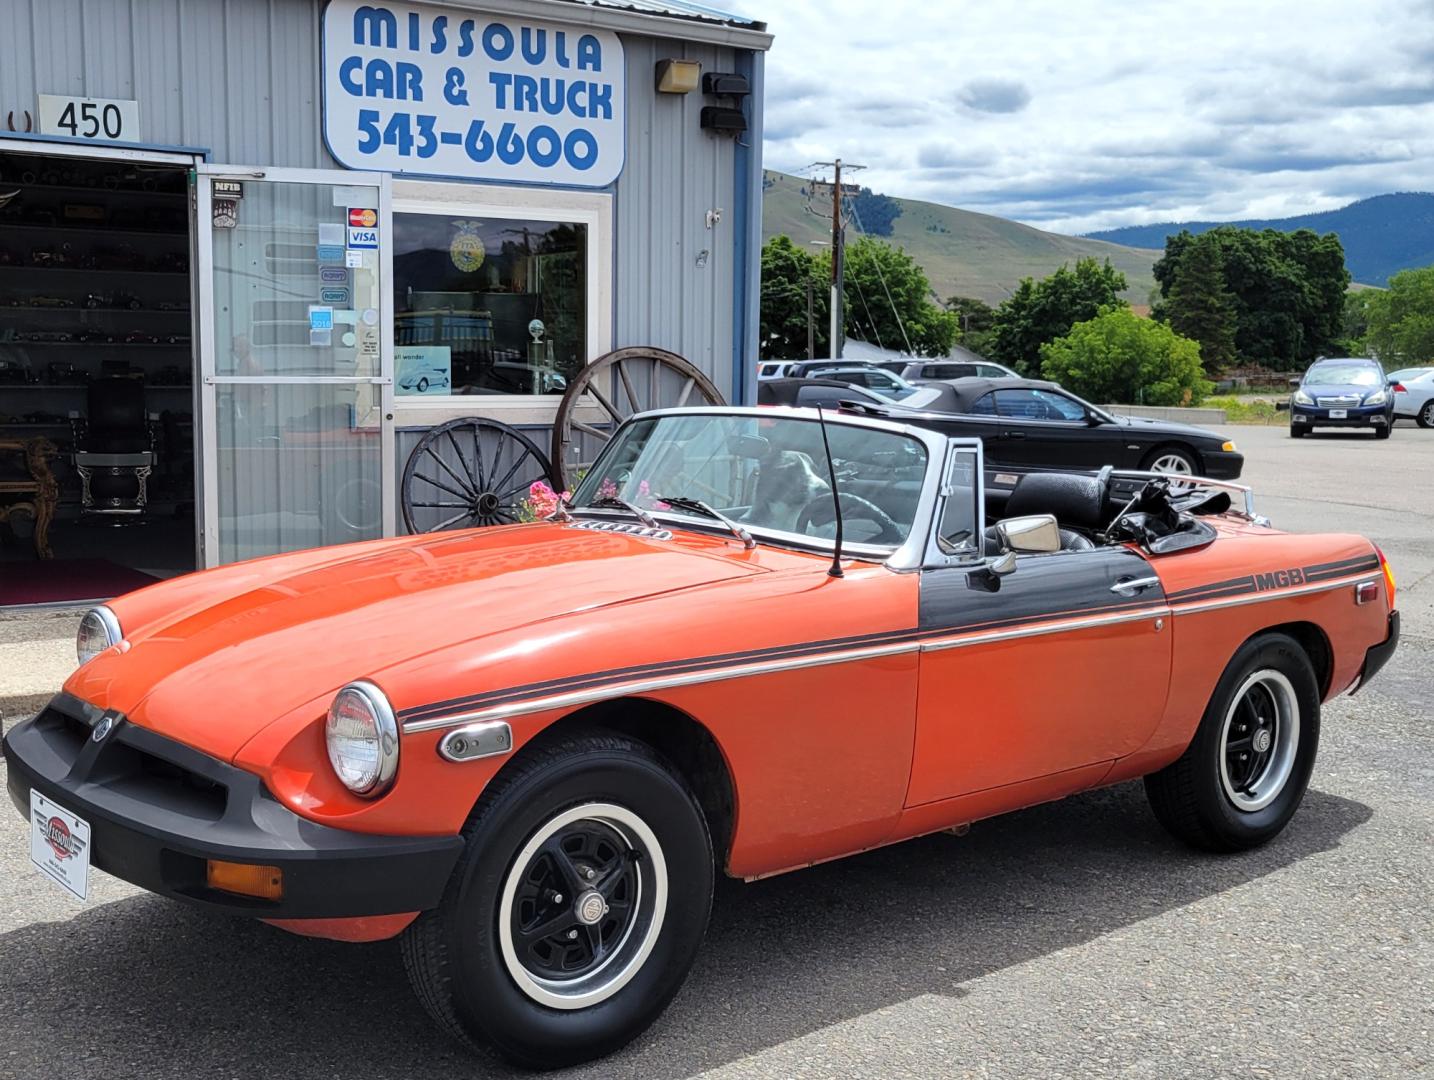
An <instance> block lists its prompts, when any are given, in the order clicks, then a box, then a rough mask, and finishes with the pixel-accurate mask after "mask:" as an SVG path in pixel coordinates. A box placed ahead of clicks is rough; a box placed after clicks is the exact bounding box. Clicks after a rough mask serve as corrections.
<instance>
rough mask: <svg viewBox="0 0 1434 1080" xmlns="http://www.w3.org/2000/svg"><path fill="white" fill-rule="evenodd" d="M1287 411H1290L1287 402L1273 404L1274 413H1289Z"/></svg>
mask: <svg viewBox="0 0 1434 1080" xmlns="http://www.w3.org/2000/svg"><path fill="white" fill-rule="evenodd" d="M1289 411H1290V403H1289V402H1288V401H1277V402H1275V412H1289Z"/></svg>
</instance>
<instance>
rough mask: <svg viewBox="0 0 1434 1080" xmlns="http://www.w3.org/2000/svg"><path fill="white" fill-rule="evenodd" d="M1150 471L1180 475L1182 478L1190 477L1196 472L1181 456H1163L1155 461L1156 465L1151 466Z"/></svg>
mask: <svg viewBox="0 0 1434 1080" xmlns="http://www.w3.org/2000/svg"><path fill="white" fill-rule="evenodd" d="M1150 471H1151V472H1161V473H1179V474H1180V475H1181V476H1190V475H1191V474H1192V473H1194V471H1195V470H1194V469H1192V468H1191V467H1190V462H1188V461H1186V460H1185V459H1184V458H1183V457H1181V456H1180V455H1179V454H1161V455H1160V456H1159V457H1158V458H1156V459H1155V463H1154V464H1153V465H1151V466H1150Z"/></svg>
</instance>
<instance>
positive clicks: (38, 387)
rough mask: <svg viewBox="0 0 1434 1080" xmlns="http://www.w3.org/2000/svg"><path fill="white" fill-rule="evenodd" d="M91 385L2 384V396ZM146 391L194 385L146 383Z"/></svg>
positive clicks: (191, 386)
mask: <svg viewBox="0 0 1434 1080" xmlns="http://www.w3.org/2000/svg"><path fill="white" fill-rule="evenodd" d="M89 385H90V384H89V383H6V384H0V394H3V393H5V391H7V390H84V389H86V388H87V387H88V386H89ZM144 388H145V390H192V389H193V385H192V384H189V383H186V384H184V385H182V386H181V385H179V384H177V383H176V384H172V385H170V384H156V383H145V384H144Z"/></svg>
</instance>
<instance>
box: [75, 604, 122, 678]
mask: <svg viewBox="0 0 1434 1080" xmlns="http://www.w3.org/2000/svg"><path fill="white" fill-rule="evenodd" d="M123 639H124V635H123V634H122V633H121V632H120V624H119V620H118V619H116V618H115V613H114V612H113V611H111V610H110V609H109V608H107V607H97V608H90V610H89V611H87V612H85V617H84V618H83V619H81V620H80V630H79V633H77V634H76V635H75V655H76V656H77V657H78V658H79V661H80V663H81V664H88V663H89V662H90V661H91V660H93V659H94V658H95V657H96V656H99V654H100V653H102V652H104V651H105V650H106V649H108V648H109V647H110V646H112V645H118V644H119V643H120V641H122V640H123Z"/></svg>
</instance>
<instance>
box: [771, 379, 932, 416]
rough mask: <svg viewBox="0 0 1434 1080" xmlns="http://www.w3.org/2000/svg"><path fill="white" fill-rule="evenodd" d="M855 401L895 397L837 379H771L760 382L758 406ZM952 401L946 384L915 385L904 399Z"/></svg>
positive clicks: (928, 403)
mask: <svg viewBox="0 0 1434 1080" xmlns="http://www.w3.org/2000/svg"><path fill="white" fill-rule="evenodd" d="M852 402H858V403H861V404H866V405H889V404H891V399H890V398H886V397H883V396H882V395H881V394H879V393H877V392H876V391H875V390H868V389H867V388H866V387H864V386H856V385H853V384H852V383H847V382H841V381H839V380H837V379H824V378H817V377H812V378H809V379H768V380H766V381H765V382H759V383H758V384H757V404H758V405H796V406H802V407H810V406H817V405H820V406H821V407H822V408H824V409H839V408H841V407H842V405H843V404H848V403H852ZM950 403H951V392H950V388H949V387H946V386H918V387H914V388H913V393H911V394H910V395H909V396H907V397H906V398H904V399H902V405H903V406H904V407H907V408H913V409H947V408H950Z"/></svg>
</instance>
